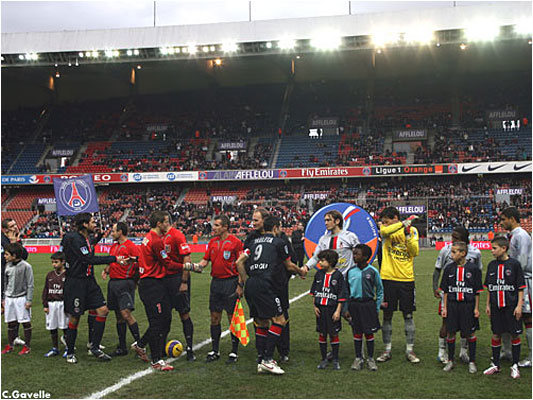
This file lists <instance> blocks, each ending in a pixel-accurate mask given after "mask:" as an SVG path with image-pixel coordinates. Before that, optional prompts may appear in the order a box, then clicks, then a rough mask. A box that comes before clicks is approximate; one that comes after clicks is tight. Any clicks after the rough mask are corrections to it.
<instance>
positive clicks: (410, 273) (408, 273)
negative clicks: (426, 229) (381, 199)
mask: <svg viewBox="0 0 533 400" xmlns="http://www.w3.org/2000/svg"><path fill="white" fill-rule="evenodd" d="M410 230H411V233H410V234H409V235H406V234H405V229H404V226H403V224H402V223H401V222H396V223H394V224H391V225H389V226H384V225H382V226H381V229H380V234H381V239H382V243H383V244H382V261H381V279H383V280H391V281H400V282H413V281H414V280H415V272H414V263H413V260H414V258H415V257H416V256H417V255H418V251H419V249H418V230H417V229H416V228H415V227H413V226H411V227H410Z"/></svg>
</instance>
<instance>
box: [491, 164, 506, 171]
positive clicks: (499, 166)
mask: <svg viewBox="0 0 533 400" xmlns="http://www.w3.org/2000/svg"><path fill="white" fill-rule="evenodd" d="M504 166H505V165H497V166H495V167H493V166H492V165H489V172H491V171H496V170H497V169H500V168H501V167H504Z"/></svg>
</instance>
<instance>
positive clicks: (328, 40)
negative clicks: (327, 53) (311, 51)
mask: <svg viewBox="0 0 533 400" xmlns="http://www.w3.org/2000/svg"><path fill="white" fill-rule="evenodd" d="M341 44H342V39H341V37H340V36H339V35H338V34H337V33H335V32H319V33H317V34H316V36H315V37H313V38H312V39H311V46H313V47H315V48H316V49H318V50H334V49H336V48H338V47H340V45H341Z"/></svg>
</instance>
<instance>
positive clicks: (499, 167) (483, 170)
mask: <svg viewBox="0 0 533 400" xmlns="http://www.w3.org/2000/svg"><path fill="white" fill-rule="evenodd" d="M502 172H507V173H509V172H531V161H507V162H492V163H470V164H459V170H458V173H460V174H500V173H502Z"/></svg>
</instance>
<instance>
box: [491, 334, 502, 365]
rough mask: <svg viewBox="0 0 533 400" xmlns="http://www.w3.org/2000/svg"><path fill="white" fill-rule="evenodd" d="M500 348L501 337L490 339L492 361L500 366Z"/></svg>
mask: <svg viewBox="0 0 533 400" xmlns="http://www.w3.org/2000/svg"><path fill="white" fill-rule="evenodd" d="M501 348H502V340H501V339H498V340H496V339H492V362H493V363H494V365H496V366H497V367H499V366H500V350H501Z"/></svg>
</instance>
